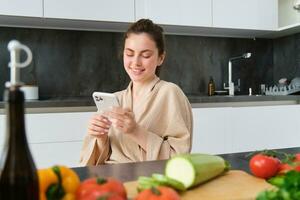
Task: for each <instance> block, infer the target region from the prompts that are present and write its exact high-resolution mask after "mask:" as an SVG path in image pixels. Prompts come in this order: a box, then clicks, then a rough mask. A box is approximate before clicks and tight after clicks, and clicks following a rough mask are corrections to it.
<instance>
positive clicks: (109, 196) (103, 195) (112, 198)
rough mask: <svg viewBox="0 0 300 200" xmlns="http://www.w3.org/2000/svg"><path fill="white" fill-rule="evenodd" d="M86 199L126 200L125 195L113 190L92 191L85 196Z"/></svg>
mask: <svg viewBox="0 0 300 200" xmlns="http://www.w3.org/2000/svg"><path fill="white" fill-rule="evenodd" d="M83 199H84V200H99V199H101V200H124V198H123V197H120V196H119V195H118V194H116V193H112V192H105V191H95V192H92V193H89V194H87V195H86V196H85V197H84V198H83Z"/></svg>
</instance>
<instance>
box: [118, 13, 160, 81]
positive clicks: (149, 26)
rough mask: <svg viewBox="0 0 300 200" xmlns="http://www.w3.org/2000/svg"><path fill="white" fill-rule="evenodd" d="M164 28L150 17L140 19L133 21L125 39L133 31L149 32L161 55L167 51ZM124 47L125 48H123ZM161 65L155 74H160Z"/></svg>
mask: <svg viewBox="0 0 300 200" xmlns="http://www.w3.org/2000/svg"><path fill="white" fill-rule="evenodd" d="M163 32H164V30H163V28H162V27H160V26H159V25H157V24H154V23H153V22H152V21H151V20H150V19H140V20H138V21H137V22H135V23H133V24H132V25H131V26H130V27H129V28H128V30H127V31H126V32H125V34H124V41H123V44H125V40H126V39H127V38H128V37H129V35H130V34H131V33H134V34H140V33H147V34H148V35H149V36H150V37H151V39H152V40H153V41H154V42H155V44H156V47H157V49H158V55H159V56H161V55H163V54H164V53H165V37H164V34H163ZM123 49H124V48H123ZM159 71H160V67H159V66H157V68H156V71H155V74H156V75H157V76H159Z"/></svg>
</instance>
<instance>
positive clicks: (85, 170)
mask: <svg viewBox="0 0 300 200" xmlns="http://www.w3.org/2000/svg"><path fill="white" fill-rule="evenodd" d="M280 151H282V152H286V153H298V152H300V147H295V148H287V149H280ZM249 153H250V152H245V153H232V154H222V155H220V156H222V157H223V158H224V159H225V160H227V161H228V162H229V163H230V165H231V169H237V170H243V171H246V172H248V173H249V158H248V157H246V155H248V154H249ZM165 163H166V160H159V161H146V162H137V163H123V164H107V165H100V166H90V167H78V168H74V170H75V171H76V172H77V174H78V175H79V177H80V179H81V180H84V179H86V178H89V177H91V176H96V175H97V176H100V177H114V178H117V179H119V180H121V181H123V182H126V181H133V180H136V179H137V178H138V177H139V176H150V175H152V174H153V173H164V167H165Z"/></svg>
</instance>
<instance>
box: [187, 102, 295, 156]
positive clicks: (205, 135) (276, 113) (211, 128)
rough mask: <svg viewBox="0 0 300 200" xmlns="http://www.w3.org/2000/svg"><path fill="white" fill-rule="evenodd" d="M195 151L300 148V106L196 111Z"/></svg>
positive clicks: (214, 152)
mask: <svg viewBox="0 0 300 200" xmlns="http://www.w3.org/2000/svg"><path fill="white" fill-rule="evenodd" d="M193 116H194V133H193V146H192V152H204V153H213V154H220V153H234V152H245V151H254V150H262V149H267V148H269V149H271V148H287V147H296V146H299V141H300V134H299V133H300V105H285V106H253V107H226V108H194V109H193Z"/></svg>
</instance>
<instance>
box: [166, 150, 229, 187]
mask: <svg viewBox="0 0 300 200" xmlns="http://www.w3.org/2000/svg"><path fill="white" fill-rule="evenodd" d="M229 168H230V165H229V163H228V162H226V161H225V160H224V159H223V158H222V157H220V156H215V155H208V154H181V155H177V156H174V157H172V158H171V159H169V160H168V161H167V164H166V167H165V175H166V176H167V177H170V178H172V179H175V180H177V181H179V182H182V183H183V185H184V186H185V188H186V189H188V188H190V187H193V186H196V185H198V184H200V183H203V182H205V181H208V180H210V179H212V178H214V177H216V176H218V175H220V174H222V173H224V172H226V171H228V170H229Z"/></svg>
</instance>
